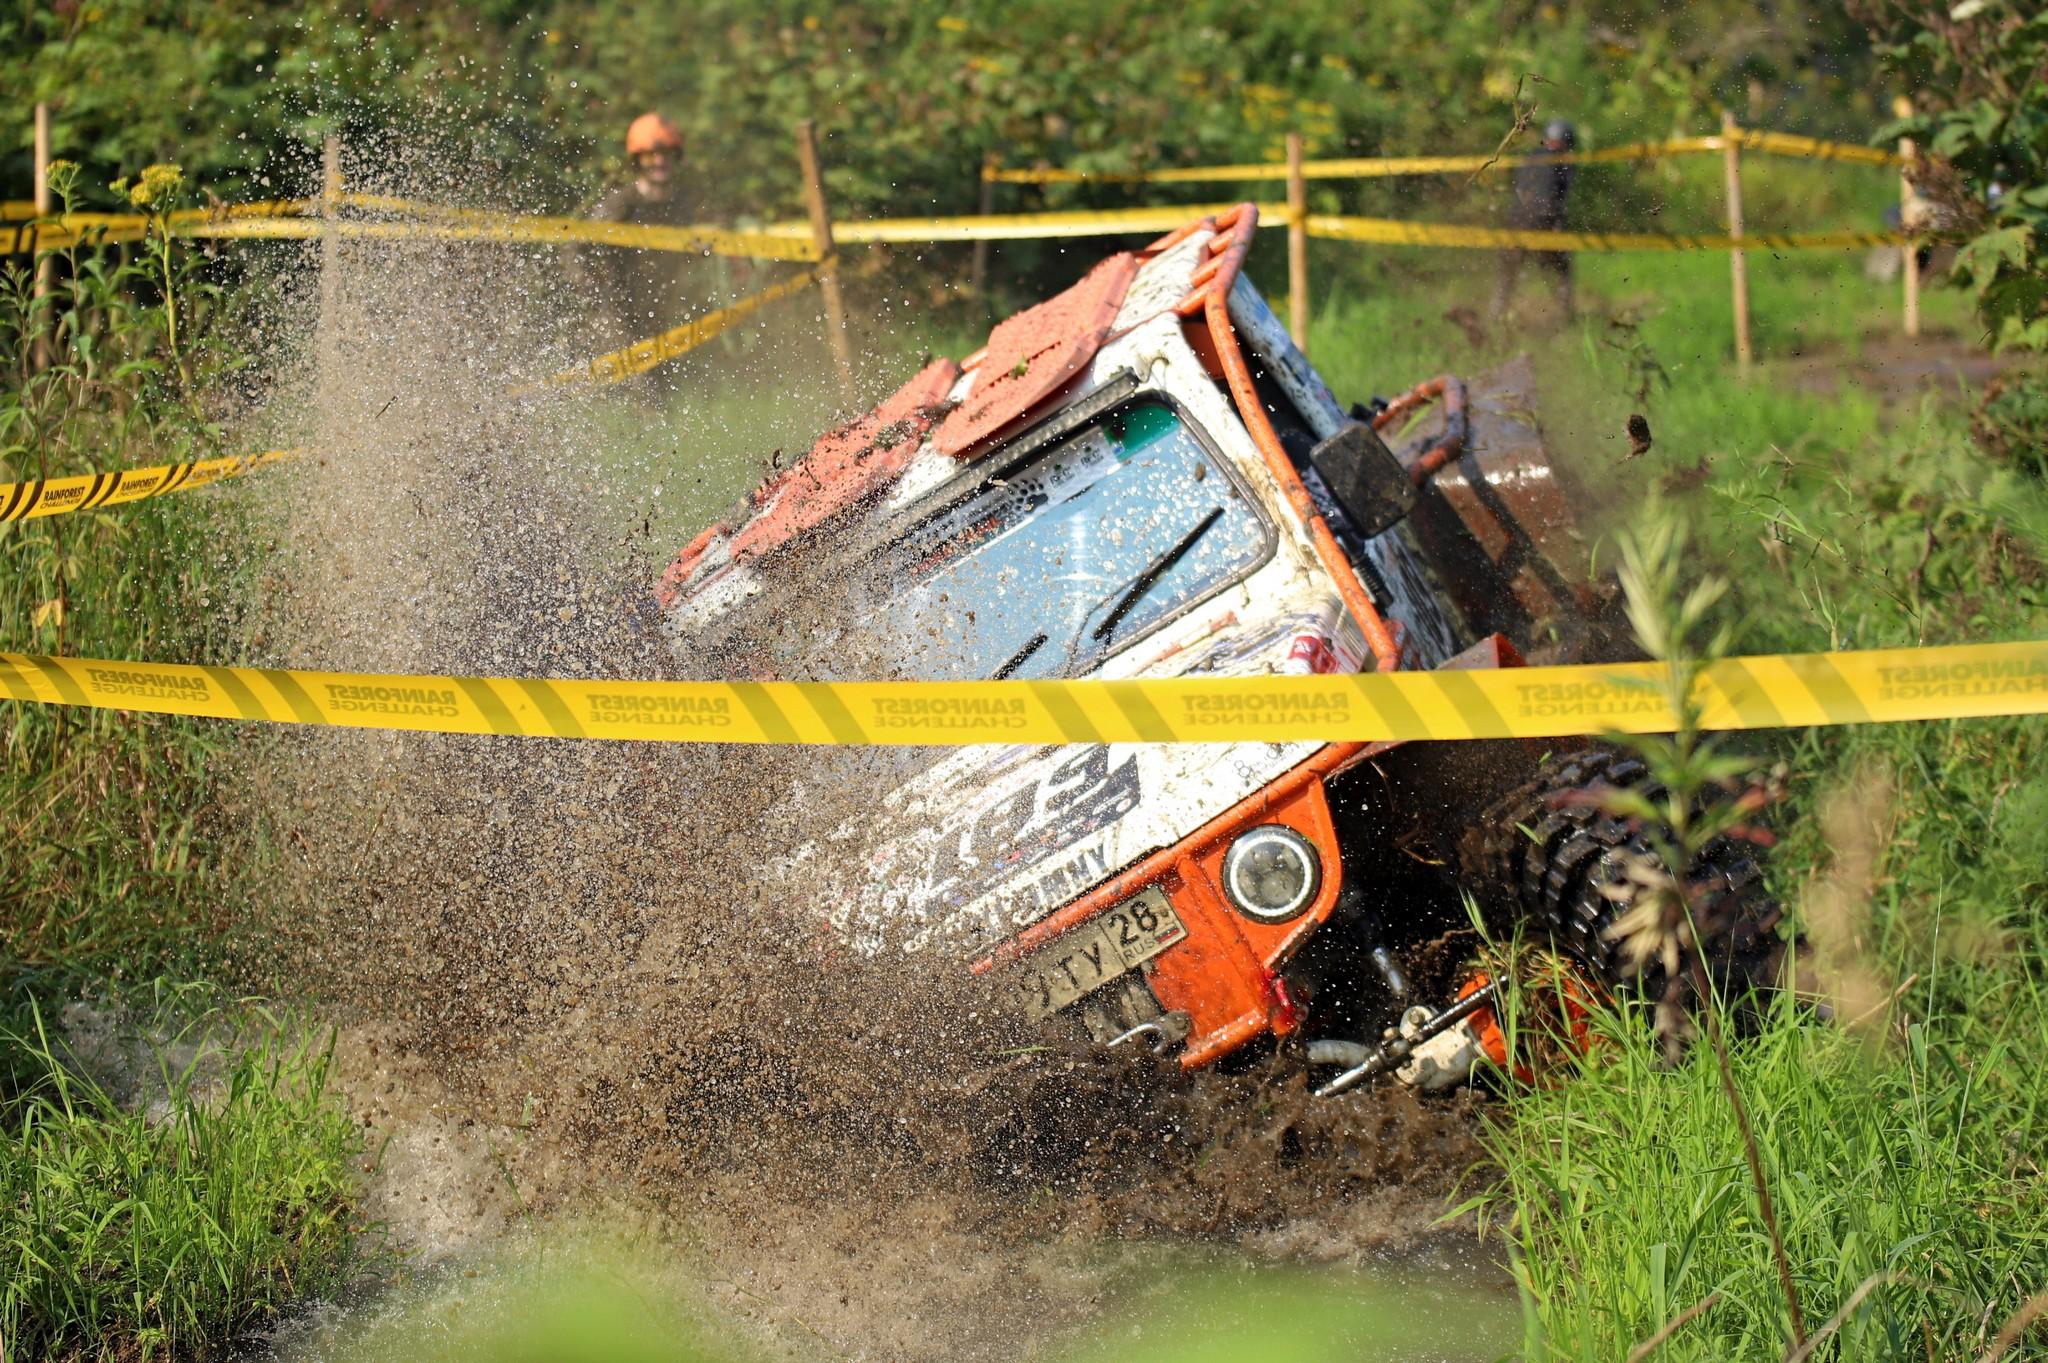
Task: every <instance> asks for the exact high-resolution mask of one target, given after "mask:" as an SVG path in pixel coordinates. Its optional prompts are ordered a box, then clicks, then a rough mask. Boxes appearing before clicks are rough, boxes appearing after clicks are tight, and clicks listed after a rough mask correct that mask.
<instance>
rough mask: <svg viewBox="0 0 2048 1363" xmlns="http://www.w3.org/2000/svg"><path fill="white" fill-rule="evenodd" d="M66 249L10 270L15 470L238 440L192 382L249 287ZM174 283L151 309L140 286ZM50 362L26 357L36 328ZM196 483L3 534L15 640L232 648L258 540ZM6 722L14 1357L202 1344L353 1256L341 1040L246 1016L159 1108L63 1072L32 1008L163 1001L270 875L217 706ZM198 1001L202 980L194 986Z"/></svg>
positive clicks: (3, 1148) (4, 416)
mask: <svg viewBox="0 0 2048 1363" xmlns="http://www.w3.org/2000/svg"><path fill="white" fill-rule="evenodd" d="M147 259H148V257H147V253H146V252H145V253H143V255H142V257H141V262H128V263H122V262H118V261H116V260H115V259H114V258H113V257H111V256H107V255H102V256H100V257H93V258H86V257H80V258H76V259H73V260H69V261H67V262H66V263H65V268H64V270H63V271H62V272H61V274H60V278H61V279H62V281H63V282H62V284H61V285H60V287H59V289H58V290H57V291H56V293H55V295H54V298H53V302H52V303H51V304H50V305H44V304H39V303H36V302H34V301H33V300H32V299H31V297H30V295H29V289H28V280H27V276H26V273H25V271H23V270H22V269H21V268H20V267H19V266H18V265H8V266H6V267H5V268H6V273H5V276H4V278H0V355H5V356H6V357H7V359H6V361H5V369H4V381H0V481H13V480H15V479H19V478H28V477H40V476H51V477H55V476H61V475H65V474H74V473H82V472H88V471H99V470H105V469H112V468H120V467H135V466H146V465H151V464H163V463H170V462H175V461H181V460H187V459H195V458H206V457H211V456H213V455H215V454H218V453H221V452H222V446H223V444H224V438H223V434H222V432H221V431H220V429H219V428H218V427H217V426H216V425H215V424H214V423H213V421H212V420H211V419H210V416H209V414H208V412H207V410H206V408H205V406H204V403H203V400H202V397H201V395H202V394H204V393H206V392H208V391H209V386H210V385H212V384H215V383H218V382H219V381H220V380H221V378H222V377H223V376H224V374H225V372H226V371H227V370H228V369H230V368H232V367H233V366H234V365H235V364H236V363H237V362H238V360H237V356H236V355H235V353H234V352H233V350H232V349H231V348H228V349H220V350H208V349H206V348H204V347H195V346H194V345H193V343H192V340H191V337H192V336H193V335H194V334H195V333H197V334H204V333H205V332H206V331H207V330H209V324H211V323H222V325H219V326H218V327H217V328H213V329H214V331H215V334H228V335H231V334H233V332H234V329H235V328H234V322H233V318H232V314H231V312H229V311H228V309H229V308H230V307H231V306H232V300H229V299H227V298H225V297H224V296H223V295H221V294H220V293H219V292H218V291H216V290H213V289H212V288H210V287H209V286H208V285H207V284H206V283H205V282H204V281H203V279H202V278H201V277H200V275H199V273H198V269H197V266H196V264H195V258H194V257H192V256H190V255H180V256H177V257H174V265H173V274H172V277H171V286H172V288H173V294H172V296H173V297H174V298H175V299H176V305H177V306H178V307H179V309H180V314H181V323H182V330H183V331H184V337H185V339H184V340H183V342H182V343H174V342H173V340H172V333H171V330H170V328H169V327H168V326H167V324H166V323H167V313H166V308H165V305H164V304H163V302H162V301H161V299H162V298H163V297H164V287H165V286H164V278H163V276H162V275H161V274H158V273H155V272H154V270H153V269H151V270H149V271H145V268H144V263H145V262H147ZM151 300H157V301H151ZM39 334H40V335H42V336H46V337H50V338H52V340H53V349H54V362H53V364H52V365H51V366H50V367H49V368H48V369H46V370H43V371H41V372H35V371H34V370H32V369H31V367H30V365H29V363H28V357H29V355H30V353H31V350H32V342H33V340H34V339H35V337H36V336H37V335H39ZM234 505H235V503H234V500H233V499H232V497H231V496H224V495H223V494H217V493H212V492H198V493H192V494H187V495H185V496H182V497H178V498H169V499H165V500H163V501H157V502H146V503H142V504H139V505H133V506H126V507H121V508H117V509H114V510H111V511H106V512H93V513H80V514H73V515H69V516H61V517H52V518H49V519H45V520H38V521H31V522H27V523H24V524H18V525H8V526H0V649H5V650H7V651H9V652H29V653H49V654H70V655H77V656H86V657H98V658H112V659H127V658H135V659H147V660H156V661H177V662H183V661H191V660H214V659H217V660H221V661H232V660H233V658H234V656H235V645H236V642H237V636H238V631H239V630H240V629H241V628H243V622H242V617H241V615H240V612H239V601H240V597H239V590H238V588H239V581H238V580H239V578H240V576H241V574H242V573H243V572H245V571H247V570H248V568H249V567H250V566H251V564H252V562H253V560H254V557H255V556H254V555H253V553H250V552H248V548H247V547H248V545H249V543H250V542H251V540H252V539H253V536H252V535H251V533H250V531H249V530H248V528H247V526H245V525H244V523H243V522H242V521H241V519H240V518H239V517H238V516H237V515H236V514H235V512H234V509H233V508H234ZM4 708H5V715H4V727H0V846H4V847H6V848H7V852H6V854H5V856H4V857H0V998H4V999H5V1001H6V1003H5V1012H4V1022H0V1363H11V1361H12V1360H17V1359H18V1360H28V1359H32V1358H53V1357H54V1358H68V1357H76V1358H121V1359H128V1358H137V1357H150V1356H166V1355H175V1356H178V1357H188V1358H200V1357H205V1356H208V1355H209V1354H210V1353H214V1352H217V1351H218V1350H219V1349H220V1348H222V1347H223V1346H224V1345H225V1344H226V1343H227V1341H228V1340H229V1339H231V1338H232V1337H233V1336H234V1335H235V1334H236V1333H237V1332H239V1331H241V1330H243V1329H245V1328H247V1327H249V1326H250V1325H253V1324H255V1323H257V1322H258V1321H260V1320H263V1319H265V1318H267V1317H268V1316H270V1315H271V1314H273V1313H274V1312H275V1311H276V1310H277V1309H278V1308H279V1307H280V1305H281V1304H282V1303H284V1302H285V1301H287V1300H289V1299H291V1298H292V1297H293V1296H294V1295H296V1294H297V1293H299V1292H303V1291H319V1290H322V1289H323V1288H325V1287H326V1286H328V1285H330V1284H332V1283H333V1282H334V1281H335V1279H336V1277H337V1276H338V1275H339V1274H341V1273H343V1272H344V1271H346V1269H347V1266H348V1264H349V1263H350V1261H351V1254H352V1250H351V1241H352V1234H353V1229H354V1227H352V1225H351V1224H350V1213H349V1207H350V1204H351V1200H352V1197H353V1183H352V1177H351V1172H350V1169H349V1161H350V1158H351V1155H352V1154H353V1152H354V1151H355V1150H356V1148H357V1145H358V1138H357V1136H356V1134H355V1132H354V1130H353V1129H352V1127H351V1125H350V1123H349V1121H348V1119H347V1118H346V1116H345V1115H344V1114H343V1113H342V1111H341V1109H340V1107H339V1105H338V1104H337V1103H335V1102H334V1101H333V1100H332V1098H331V1097H330V1096H329V1095H328V1094H327V1093H326V1091H325V1076H326V1057H325V1055H324V1054H323V1053H320V1052H317V1051H309V1050H306V1049H305V1048H303V1047H299V1046H296V1045H293V1044H291V1043H289V1042H286V1041H281V1040H278V1039H276V1038H275V1037H274V1036H266V1035H263V1034H251V1035H249V1036H246V1037H244V1038H242V1039H241V1040H240V1041H239V1042H238V1044H237V1046H236V1047H235V1048H234V1050H233V1051H232V1053H231V1054H229V1055H228V1056H227V1057H226V1058H225V1059H224V1060H223V1062H222V1064H223V1066H224V1074H223V1075H222V1076H221V1078H220V1084H219V1087H218V1089H217V1090H215V1089H212V1088H211V1087H209V1088H207V1089H204V1090H202V1091H198V1092H195V1091H194V1089H193V1087H192V1084H191V1082H190V1081H191V1079H192V1078H193V1076H191V1075H189V1074H188V1075H169V1076H166V1079H167V1080H168V1081H169V1082H168V1087H169V1093H168V1095H167V1097H166V1099H165V1103H164V1106H163V1108H162V1110H161V1111H160V1112H159V1113H158V1114H157V1115H156V1116H154V1117H151V1116H147V1115H144V1114H141V1113H137V1112H133V1111H128V1110H125V1109H123V1108H121V1107H119V1106H118V1105H116V1104H115V1103H114V1101H113V1100H112V1099H111V1098H110V1097H109V1096H108V1095H107V1094H106V1093H104V1092H102V1091H101V1090H99V1089H98V1088H96V1087H94V1085H93V1084H92V1083H91V1082H89V1081H88V1080H87V1079H85V1078H84V1077H82V1076H81V1075H80V1074H79V1073H74V1072H73V1071H72V1070H71V1069H69V1068H67V1067H66V1064H65V1063H64V1059H63V1052H62V1050H61V1047H53V1046H52V1045H51V1044H50V1042H49V1039H48V1037H47V1035H46V1033H45V1031H44V1029H43V1027H42V1021H41V1020H42V1018H43V1017H45V1016H49V1015H51V1014H53V1013H54V1012H56V1011H57V1010H58V1009H60V1008H61V1006H62V1004H63V1003H64V1002H65V1001H66V1000H67V999H69V998H71V997H74V996H76V995H77V994H79V993H81V992H90V993H92V994H93V995H95V996H99V997H111V998H113V999H114V1000H115V1001H116V1003H117V1006H120V1007H122V1008H123V1009H124V1010H125V1009H126V1008H127V1007H128V1006H130V1005H132V1007H133V1010H134V1017H135V1025H136V1026H137V1027H138V1028H141V1029H144V1031H145V1034H146V1032H147V1029H149V1028H152V1027H154V1026H156V1025H160V1024H161V1023H163V1022H164V1021H165V1019H166V1017H168V1016H170V1015H168V1014H164V1013H162V1012H160V1010H158V1009H157V1008H156V1007H155V1006H154V1001H155V998H156V996H157V995H158V994H159V993H161V992H162V990H163V987H164V986H167V985H168V986H171V987H172V991H171V992H173V993H177V992H181V991H180V989H179V987H180V986H182V984H183V983H184V982H187V981H192V980H195V979H196V980H202V981H203V980H205V979H207V978H208V977H209V975H211V974H213V973H214V972H215V970H216V969H217V967H218V966H219V963H220V959H221V956H222V953H223V952H224V950H225V949H226V946H227V943H228V940H229V933H228V929H229V927H230V926H231V924H232V923H233V921H234V919H235V916H236V904H237V902H238V896H239V895H240V894H241V893H242V892H243V886H244V884H245V881H244V880H243V879H242V877H243V876H244V875H245V874H246V873H248V872H249V871H250V870H251V869H252V868H251V865H250V864H249V862H248V861H247V860H246V857H245V853H246V849H245V848H244V847H243V846H242V845H241V840H240V837H239V835H238V834H237V833H236V831H235V830H233V829H232V828H230V827H228V826H227V825H226V821H225V819H224V818H223V816H222V815H221V814H220V813H219V809H220V806H219V804H218V802H217V797H218V795H219V793H220V791H221V785H220V783H221V782H222V780H223V779H225V778H224V777H223V776H222V774H221V773H222V770H223V768H224V767H225V766H226V765H227V764H226V763H225V762H224V761H223V755H224V754H225V753H226V751H227V750H228V748H229V746H230V744H231V743H232V742H233V739H234V734H233V731H232V730H231V729H230V727H229V726H226V725H222V724H218V723H209V722H206V721H195V720H182V719H173V718H165V717H157V716H146V715H136V714H127V713H121V712H117V711H104V710H72V709H69V708H58V707H52V706H39V705H20V704H12V703H9V704H7V705H6V706H5V707H4ZM202 992H204V991H202Z"/></svg>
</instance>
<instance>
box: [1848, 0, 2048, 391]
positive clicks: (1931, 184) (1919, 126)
mask: <svg viewBox="0 0 2048 1363" xmlns="http://www.w3.org/2000/svg"><path fill="white" fill-rule="evenodd" d="M1857 7H1858V8H1860V9H1861V10H1862V11H1864V13H1865V14H1866V15H1867V17H1868V18H1869V19H1870V21H1871V24H1872V26H1873V29H1874V30H1875V32H1876V33H1877V34H1878V36H1879V37H1880V38H1881V39H1882V40H1883V42H1884V44H1885V52H1886V55H1887V56H1888V57H1889V58H1890V60H1891V61H1892V62H1893V63H1894V64H1895V65H1897V66H1898V67H1900V68H1902V70H1903V72H1904V74H1905V75H1906V76H1907V77H1908V79H1909V80H1911V82H1912V87H1913V88H1914V89H1916V90H1920V91H1923V92H1926V93H1924V94H1923V95H1922V96H1921V99H1922V101H1923V106H1924V107H1923V109H1922V110H1921V111H1920V112H1917V113H1916V114H1914V116H1912V117H1910V118H1907V119H1904V120H1901V121H1900V122H1897V123H1894V124H1893V125H1892V126H1891V127H1889V128H1887V129H1885V130H1883V131H1881V132H1880V133H1879V134H1878V136H1879V137H1880V138H1881V139H1890V138H1894V137H1913V138H1916V139H1918V140H1919V143H1920V148H1921V150H1922V152H1924V153H1930V154H1932V155H1934V156H1936V157H1939V158H1941V160H1942V161H1943V162H1945V164H1943V165H1933V166H1925V167H1921V168H1918V169H1917V170H1916V172H1915V174H1916V176H1917V177H1919V178H1922V179H1924V180H1925V181H1926V188H1927V189H1929V190H1930V191H1931V193H1932V194H1933V196H1934V198H1935V199H1936V201H1937V202H1938V203H1939V204H1940V206H1941V207H1942V209H1943V210H1945V216H1946V219H1947V230H1948V232H1949V234H1950V235H1954V236H1956V237H1958V238H1959V239H1960V240H1961V241H1962V242H1963V246H1962V249H1961V251H1960V252H1958V253H1957V256H1956V264H1955V273H1956V276H1957V278H1958V279H1959V280H1960V281H1961V282H1962V284H1963V285H1964V286H1965V287H1966V288H1968V289H1969V290H1970V291H1971V293H1972V294H1974V295H1975V297H1976V300H1977V315H1978V317H1979V318H1980V319H1981V320H1982V322H1983V324H1984V328H1985V331H1986V333H1987V334H1988V336H1989V338H1990V340H1991V341H1992V343H1993V344H1994V345H2011V346H2021V347H2026V348H2030V349H2035V350H2040V349H2048V12H2041V11H2039V10H2038V9H2035V10H2034V11H2033V12H2032V13H2031V14H2029V12H2028V9H2029V7H2027V6H2022V5H2011V6H2008V5H2004V4H1999V3H1994V2H1992V0H1966V3H1963V4H1958V5H1953V6H1951V5H1950V4H1948V3H1947V0H1861V3H1860V5H1858V6H1857Z"/></svg>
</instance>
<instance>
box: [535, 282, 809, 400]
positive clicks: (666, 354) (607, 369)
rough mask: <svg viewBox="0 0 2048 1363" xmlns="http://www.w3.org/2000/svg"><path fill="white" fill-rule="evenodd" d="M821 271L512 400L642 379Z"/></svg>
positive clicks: (692, 321)
mask: <svg viewBox="0 0 2048 1363" xmlns="http://www.w3.org/2000/svg"><path fill="white" fill-rule="evenodd" d="M824 268H825V263H823V262H821V263H820V265H819V266H818V267H817V268H815V269H809V270H805V271H804V272H803V273H802V274H800V275H797V276H795V277H793V278H790V279H785V280H783V281H782V282H781V283H780V284H771V285H770V286H769V287H767V288H765V289H762V290H761V291H760V292H759V293H751V294H748V295H747V296H746V297H745V298H742V299H740V300H739V301H738V302H737V303H733V304H731V305H729V306H727V307H723V308H719V309H717V310H716V311H713V312H707V313H705V314H704V315H703V316H702V317H693V318H691V319H690V320H689V321H687V322H685V323H683V324H682V325H681V326H679V327H672V328H670V329H669V330H667V331H664V332H662V333H661V335H659V336H650V337H648V338H647V339H646V340H644V341H635V342H633V344H631V345H629V346H627V347H626V348H625V349H623V350H614V351H612V352H611V353H610V354H608V355H599V356H598V357H597V358H596V359H594V360H590V361H587V362H586V363H583V364H580V365H577V366H576V367H575V368H573V369H564V370H563V371H562V372H561V373H559V374H550V375H549V376H548V377H547V378H544V379H542V380H541V381H540V382H539V383H534V384H528V385H526V386H525V387H523V388H515V389H513V390H512V393H511V394H510V396H512V397H515V398H523V397H531V396H532V395H533V394H535V393H538V392H540V391H542V390H543V389H547V388H560V387H565V386H567V385H570V384H579V383H591V384H607V383H617V382H619V381H620V380H622V379H627V378H631V377H632V376H633V375H635V374H644V373H646V372H647V371H648V370H650V369H653V368H654V367H656V366H657V365H660V364H665V363H666V362H668V361H669V360H673V359H675V358H676V357H677V356H679V355H687V354H688V353H689V352H691V351H692V350H695V349H696V348H697V347H698V346H700V345H703V344H704V343H705V342H706V341H709V340H710V339H712V338H713V337H714V336H717V335H718V334H719V333H720V332H722V331H725V330H726V329H728V328H729V327H732V326H733V325H735V324H737V323H739V322H742V321H744V320H746V319H747V318H748V317H750V316H752V315H753V314H754V313H756V312H759V311H760V310H761V309H762V308H764V307H766V306H767V305H768V304H770V303H773V302H776V301H777V300H779V299H783V298H788V297H789V296H790V295H791V294H796V293H801V292H803V291H804V290H805V289H807V288H809V287H810V286H811V285H813V284H815V283H817V282H818V276H819V274H820V273H821V272H822V270H823V269H824Z"/></svg>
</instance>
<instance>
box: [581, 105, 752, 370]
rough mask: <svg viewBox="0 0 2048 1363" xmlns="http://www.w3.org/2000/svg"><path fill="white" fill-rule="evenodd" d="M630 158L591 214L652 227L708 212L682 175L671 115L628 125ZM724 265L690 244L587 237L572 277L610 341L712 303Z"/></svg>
mask: <svg viewBox="0 0 2048 1363" xmlns="http://www.w3.org/2000/svg"><path fill="white" fill-rule="evenodd" d="M626 160H627V162H628V163H629V164H630V165H631V167H632V171H633V178H632V179H631V180H628V181H627V182H626V183H624V184H621V185H617V186H614V187H613V188H612V189H610V190H609V191H607V192H606V193H605V195H604V197H602V198H600V199H599V200H598V201H597V203H596V205H595V206H594V207H593V208H592V209H591V212H590V216H591V217H593V218H596V219H597V220H599V221H601V222H617V223H633V224H639V225H644V226H652V227H688V226H692V225H694V224H698V223H702V222H705V221H707V220H708V219H707V217H706V214H705V212H704V205H703V203H702V202H701V200H700V199H699V198H698V196H697V195H696V194H694V193H692V192H690V190H689V188H688V187H687V186H686V185H685V184H684V183H683V177H682V170H683V135H682V133H681V132H680V131H678V130H677V128H676V125H675V124H674V123H672V122H670V121H669V120H668V119H667V118H666V117H664V116H663V115H661V114H658V113H645V114H642V115H640V116H639V117H638V118H636V119H634V120H633V121H632V123H630V124H628V125H627V128H626ZM720 273H721V272H720V271H718V270H717V269H716V268H715V263H713V262H707V261H705V260H704V259H703V258H702V257H701V256H697V255H692V254H690V253H686V252H677V251H647V250H639V249H636V248H632V247H623V246H597V245H589V246H584V247H581V248H580V249H579V250H578V251H577V253H576V257H575V268H574V272H573V274H574V278H573V282H574V283H575V284H576V286H577V287H578V288H579V289H580V290H582V291H583V292H584V293H585V295H586V297H587V301H588V303H589V305H590V307H591V311H592V312H594V313H595V314H596V316H597V318H598V319H599V322H600V325H602V326H603V328H604V330H605V331H606V333H607V335H606V336H605V337H604V338H603V340H604V343H605V344H607V345H608V346H611V345H626V344H628V343H630V342H633V341H638V340H644V339H646V338H647V337H649V336H653V335H656V334H658V333H660V332H663V331H666V330H668V329H669V328H670V327H673V326H676V325H678V324H679V323H681V322H683V321H686V320H688V319H689V318H691V317H693V316H695V315H697V314H698V313H700V312H703V311H705V310H706V309H707V308H708V307H712V306H715V303H714V302H713V300H714V298H715V297H716V296H717V295H718V294H719V293H720V292H722V289H721V287H720V280H719V274H720Z"/></svg>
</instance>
